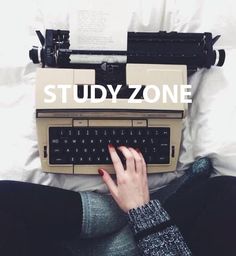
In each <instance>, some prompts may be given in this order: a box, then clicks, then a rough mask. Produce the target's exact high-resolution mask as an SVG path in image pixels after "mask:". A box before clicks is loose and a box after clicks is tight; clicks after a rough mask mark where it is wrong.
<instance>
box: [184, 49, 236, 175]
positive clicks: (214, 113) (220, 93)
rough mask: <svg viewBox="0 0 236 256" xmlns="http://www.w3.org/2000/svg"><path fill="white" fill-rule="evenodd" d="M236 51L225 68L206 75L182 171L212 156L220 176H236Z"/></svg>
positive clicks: (188, 132) (190, 123) (195, 106)
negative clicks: (185, 167) (193, 162)
mask: <svg viewBox="0 0 236 256" xmlns="http://www.w3.org/2000/svg"><path fill="white" fill-rule="evenodd" d="M235 66H236V49H231V50H228V51H226V62H225V64H224V66H223V67H222V68H218V67H214V68H212V69H210V70H205V71H204V72H202V78H201V79H200V83H199V87H198V90H197V91H196V93H195V95H194V98H193V104H192V106H191V108H190V110H189V115H188V119H187V125H186V129H185V133H184V135H185V136H184V140H183V145H184V149H183V150H182V152H181V156H180V162H181V165H180V168H181V167H182V166H186V165H187V164H189V163H190V162H191V161H192V160H193V159H196V158H199V157H203V156H208V157H210V158H211V159H212V160H213V166H214V168H215V170H216V173H217V174H221V175H234V176H236V133H235V131H236V100H235V95H236V86H235V84H236V77H235V70H234V67H235Z"/></svg>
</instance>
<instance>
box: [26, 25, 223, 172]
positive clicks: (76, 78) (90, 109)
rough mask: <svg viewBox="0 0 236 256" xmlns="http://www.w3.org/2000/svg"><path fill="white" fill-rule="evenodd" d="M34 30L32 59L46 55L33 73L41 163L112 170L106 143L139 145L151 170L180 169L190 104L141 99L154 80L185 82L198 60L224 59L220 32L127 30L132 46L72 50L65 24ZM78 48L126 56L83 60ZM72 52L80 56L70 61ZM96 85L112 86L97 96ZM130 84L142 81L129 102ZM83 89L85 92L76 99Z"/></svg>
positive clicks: (61, 168) (54, 168)
mask: <svg viewBox="0 0 236 256" xmlns="http://www.w3.org/2000/svg"><path fill="white" fill-rule="evenodd" d="M37 35H38V37H39V39H40V42H41V44H42V48H41V49H40V48H36V47H33V49H31V50H30V53H29V54H30V58H31V60H32V61H33V62H34V63H40V62H41V63H42V68H39V69H38V71H37V79H36V124H37V135H38V145H39V153H40V158H41V163H42V169H43V171H45V172H52V173H65V174H97V169H98V168H105V169H106V170H108V171H109V172H110V173H114V170H113V166H112V162H111V159H110V156H109V154H108V149H107V145H108V144H113V145H114V146H120V145H125V146H130V147H134V148H139V149H140V150H141V152H142V153H143V155H144V158H145V161H146V163H147V170H148V172H149V173H156V172H171V171H174V170H175V169H176V165H177V161H178V156H179V150H180V143H181V133H182V120H183V118H184V117H185V115H186V110H187V104H185V103H181V102H175V103H174V102H172V101H171V100H170V99H169V100H167V102H166V103H162V102H154V103H153V102H142V103H141V104H140V102H138V100H142V99H143V91H144V90H145V88H147V86H149V85H155V86H157V87H158V88H160V89H161V87H162V86H163V85H164V84H168V85H169V86H170V87H171V88H174V85H185V84H187V75H190V74H192V73H193V72H195V71H196V70H197V69H198V68H210V67H211V66H212V65H216V66H222V65H223V63H224V59H225V52H224V50H218V51H216V50H213V44H214V43H215V42H216V40H217V39H218V38H219V36H217V37H215V38H212V35H211V33H202V34H201V33H177V32H170V33H166V32H158V33H134V32H129V33H128V47H127V51H126V52H123V51H122V52H115V51H94V50H93V51H85V50H71V49H70V48H69V47H70V43H69V31H65V30H46V35H45V37H44V36H43V35H42V34H41V33H40V32H39V31H37ZM80 55H96V56H98V57H103V56H104V55H106V56H118V55H120V56H125V58H126V62H125V63H120V62H119V61H115V62H114V58H113V59H112V62H109V61H108V62H104V61H103V59H102V61H101V58H98V61H97V62H95V63H94V62H93V63H80V62H79V61H78V59H79V58H78V57H79V56H80ZM74 56H76V57H77V58H76V59H77V62H74V61H72V59H75V58H73V57H74ZM93 85H100V86H102V87H104V89H105V90H106V92H107V93H106V98H105V99H104V100H103V101H100V102H96V104H94V103H93V102H92V100H91V98H92V96H94V95H95V96H97V97H98V98H99V97H101V95H100V94H99V92H95V91H94V92H92V86H93ZM108 85H110V87H109V86H108ZM127 85H141V88H140V91H139V93H137V95H136V96H135V100H136V101H135V102H134V103H132V104H131V103H129V102H128V99H129V98H130V95H131V93H133V91H132V90H130V88H129V87H128V86H127ZM57 86H58V87H57ZM63 86H66V87H63ZM118 86H119V88H120V90H119V93H118V94H117V98H116V103H115V104H114V102H113V100H114V99H113V98H112V93H110V92H109V90H108V87H109V88H113V90H114V91H115V90H116V88H117V87H118ZM63 88H64V89H63ZM85 88H87V91H86V90H85ZM49 89H50V91H49ZM53 90H54V91H53ZM45 92H47V96H48V98H46V100H45ZM85 94H86V95H87V98H85V100H81V101H80V103H78V101H76V100H75V98H77V99H78V98H80V99H83V97H84V96H85ZM93 94H94V95H93ZM49 96H50V97H49ZM65 96H66V97H65Z"/></svg>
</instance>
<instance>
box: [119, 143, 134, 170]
mask: <svg viewBox="0 0 236 256" xmlns="http://www.w3.org/2000/svg"><path fill="white" fill-rule="evenodd" d="M118 149H119V150H120V151H121V152H122V154H123V155H124V157H125V159H126V169H127V170H129V171H133V172H135V163H134V156H133V154H132V153H131V152H130V151H129V149H128V148H127V147H125V146H120V147H118Z"/></svg>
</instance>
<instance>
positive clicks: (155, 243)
mask: <svg viewBox="0 0 236 256" xmlns="http://www.w3.org/2000/svg"><path fill="white" fill-rule="evenodd" d="M128 219H129V224H130V226H131V229H132V231H133V233H134V236H135V239H136V241H137V245H138V247H139V249H140V251H141V255H143V256H152V255H153V256H154V255H155V256H164V255H168V256H189V255H192V253H191V252H190V250H189V248H188V246H187V244H186V243H185V241H184V239H183V237H182V235H181V233H180V231H179V229H178V228H177V227H176V226H175V225H173V224H172V223H171V219H170V216H169V215H168V213H167V212H166V211H165V210H164V209H163V208H162V207H161V205H160V202H159V201H158V200H153V201H150V202H149V203H148V204H146V205H144V206H142V207H138V208H135V209H131V210H130V211H129V212H128Z"/></svg>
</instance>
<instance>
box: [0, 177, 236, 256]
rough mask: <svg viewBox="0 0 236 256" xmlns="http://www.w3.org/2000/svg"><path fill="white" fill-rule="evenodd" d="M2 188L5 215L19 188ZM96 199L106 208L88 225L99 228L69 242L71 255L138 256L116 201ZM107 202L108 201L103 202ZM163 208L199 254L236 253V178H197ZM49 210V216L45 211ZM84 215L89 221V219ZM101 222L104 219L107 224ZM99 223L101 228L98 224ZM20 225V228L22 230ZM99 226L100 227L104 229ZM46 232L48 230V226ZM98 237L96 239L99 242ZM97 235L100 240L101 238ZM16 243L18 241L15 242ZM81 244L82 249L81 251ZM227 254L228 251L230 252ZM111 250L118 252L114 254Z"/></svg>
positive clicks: (175, 194)
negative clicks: (123, 255)
mask: <svg viewBox="0 0 236 256" xmlns="http://www.w3.org/2000/svg"><path fill="white" fill-rule="evenodd" d="M1 185H2V182H0V198H1V204H0V212H1V211H3V210H4V211H5V210H6V207H7V206H8V205H7V204H6V203H5V202H4V200H6V199H10V200H11V196H13V195H14V189H13V190H12V187H11V188H9V189H4V188H3V187H4V186H1ZM5 185H6V186H5V187H7V183H5ZM23 187H24V186H23ZM23 190H24V189H23ZM39 190H40V189H39ZM15 192H16V191H15ZM26 192H27V190H26V191H24V193H26ZM44 192H45V195H46V194H47V193H46V192H50V189H49V190H47V191H46V190H45V191H44ZM4 193H5V195H4ZM27 193H28V192H27ZM56 193H57V192H56ZM39 194H40V193H39ZM59 194H60V192H59ZM66 194H67V192H66ZM9 195H10V196H9ZM25 195H26V194H25ZM61 195H62V194H61ZM92 195H93V196H95V197H94V200H95V201H94V200H93V206H94V207H95V208H96V207H97V206H98V205H97V206H96V203H95V202H96V196H98V197H99V200H98V201H97V204H99V207H102V208H103V210H102V211H100V212H99V207H98V208H97V210H96V212H95V214H94V216H90V217H91V218H92V219H87V220H86V221H88V222H89V221H90V224H91V227H92V224H93V223H94V224H95V222H94V221H96V223H97V224H96V225H94V228H95V229H94V230H93V229H91V228H88V229H85V230H86V232H87V234H85V235H84V237H88V238H89V237H91V239H90V238H89V239H83V240H80V239H79V240H78V239H74V241H73V242H70V245H71V247H70V246H69V247H70V251H71V252H72V251H73V253H74V254H72V255H76V254H75V253H76V250H77V249H78V250H82V251H83V250H84V251H85V252H86V250H88V249H89V253H90V254H87V253H88V251H87V252H86V254H84V255H86V256H90V255H97V254H96V253H97V252H98V251H99V250H100V253H101V254H99V255H101V256H102V255H109V256H110V255H122V254H116V253H121V252H126V253H127V255H138V252H137V249H136V246H135V242H134V239H133V237H132V234H131V232H130V230H129V229H128V227H125V226H126V218H125V217H124V215H123V214H122V213H121V211H120V210H119V208H118V207H117V206H116V204H115V203H114V201H113V200H112V199H111V198H109V197H103V196H100V195H96V194H95V193H92ZM157 195H158V193H157ZM18 196H19V195H18ZM71 196H72V197H74V196H76V195H75V194H74V192H71V194H68V198H67V196H66V198H64V199H69V198H70V197H71ZM19 197H20V196H19ZM26 197H27V196H26ZM82 197H83V196H82ZM29 198H30V196H29ZM103 198H104V202H103V203H101V202H102V200H103ZM34 199H35V200H36V201H37V200H39V198H38V196H37V197H35V198H34ZM69 200H70V199H69ZM49 201H50V200H49ZM82 201H83V200H82ZM6 202H8V204H9V200H6ZM25 202H26V201H25ZM75 202H77V198H76V199H75V201H74V202H73V203H72V202H71V203H72V204H71V206H73V204H75ZM13 203H14V200H13ZM18 203H20V202H18ZM78 203H79V201H78ZM34 204H35V202H34ZM76 204H77V203H76ZM35 205H36V204H35ZM62 205H63V202H62ZM163 205H164V207H165V209H166V210H167V211H168V212H169V214H170V215H171V217H172V218H173V219H174V220H175V222H176V224H177V226H178V227H179V228H180V230H181V232H182V234H183V236H184V238H185V240H186V241H187V243H188V245H189V247H190V249H191V250H192V251H193V252H194V253H195V254H194V255H208V256H209V255H214V256H215V255H226V254H227V255H229V256H230V255H235V251H236V246H235V243H234V231H235V230H236V220H235V216H236V178H234V177H216V178H211V179H207V180H204V181H201V182H200V181H197V180H196V181H195V184H194V183H192V184H189V185H188V186H183V187H182V188H180V189H179V190H178V192H177V193H174V194H173V195H172V196H171V197H170V198H169V199H167V200H166V202H164V203H163ZM19 207H22V205H21V206H20V204H19ZM14 209H16V206H14V207H13V208H12V210H14ZM19 209H20V208H19ZM106 211H107V212H106ZM45 212H47V211H46V209H45ZM75 214H76V211H75ZM84 217H85V218H86V216H84ZM102 218H105V221H104V219H102ZM75 219H76V216H75V218H73V221H74V220H75ZM58 221H59V220H58ZM102 221H104V222H102ZM39 222H42V219H41V220H40V219H39ZM61 224H63V223H61ZM74 224H75V226H76V225H78V226H79V224H78V223H77V224H76V223H75V222H74ZM99 224H102V225H100V226H99ZM58 225H60V221H59V222H58ZM36 226H37V225H36ZM63 226H65V225H63ZM19 227H20V228H21V226H19ZM99 227H101V228H100V230H99ZM44 228H47V227H46V226H44ZM77 228H78V230H79V229H80V227H74V230H76V229H77ZM57 231H58V232H63V230H61V231H60V226H58V227H57ZM66 232H68V230H66V231H65V233H66ZM82 232H83V227H82ZM100 232H101V233H100ZM22 234H23V233H22ZM93 236H95V238H94V237H93ZM98 236H100V237H99V238H96V237H98ZM22 237H23V235H22ZM36 237H37V236H36ZM46 237H47V236H46ZM62 237H63V236H62ZM59 238H60V235H59ZM59 238H58V239H59ZM38 239H40V237H38ZM60 239H61V238H60ZM60 239H59V240H60ZM62 240H63V239H62ZM67 240H68V239H67ZM69 240H71V239H69ZM34 241H35V246H37V245H38V246H39V244H40V243H38V242H37V239H36V240H34ZM46 241H47V240H46V239H45V240H44V242H45V243H46ZM49 241H50V237H49ZM12 243H14V240H13V241H12ZM41 245H42V244H41ZM72 245H73V246H72ZM76 246H78V248H77V249H76ZM45 247H46V246H45ZM67 248H68V243H67ZM45 250H46V249H45ZM128 250H130V252H131V253H130V254H129V253H128ZM226 251H227V253H226V254H225V252H226ZM111 252H114V254H112V253H111ZM213 253H214V254H213ZM5 255H7V254H5ZM44 255H46V254H44ZM78 255H83V254H78Z"/></svg>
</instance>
